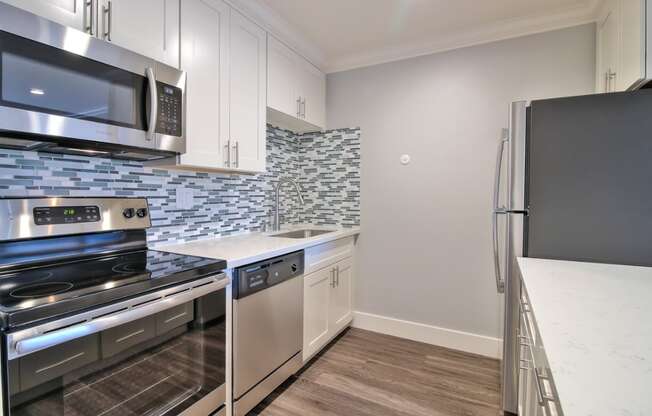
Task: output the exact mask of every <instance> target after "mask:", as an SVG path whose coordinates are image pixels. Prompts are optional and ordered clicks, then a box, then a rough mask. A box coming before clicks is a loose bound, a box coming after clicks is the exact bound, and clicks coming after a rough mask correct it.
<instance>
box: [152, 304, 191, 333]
mask: <svg viewBox="0 0 652 416" xmlns="http://www.w3.org/2000/svg"><path fill="white" fill-rule="evenodd" d="M193 318H194V308H193V302H187V303H184V304H182V305H178V306H175V307H174V308H170V309H166V310H164V311H163V312H159V313H158V314H157V315H156V335H161V334H164V333H166V332H168V331H170V330H172V329H174V328H178V327H180V326H181V325H183V324H185V323H188V322H190V321H192V320H193Z"/></svg>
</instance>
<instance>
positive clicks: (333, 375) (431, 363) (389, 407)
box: [248, 329, 500, 416]
mask: <svg viewBox="0 0 652 416" xmlns="http://www.w3.org/2000/svg"><path fill="white" fill-rule="evenodd" d="M499 405H500V367H499V361H497V360H493V359H489V358H485V357H481V356H477V355H473V354H467V353H463V352H459V351H454V350H450V349H446V348H442V347H435V346H432V345H427V344H422V343H419V342H414V341H409V340H405V339H401V338H396V337H391V336H387V335H382V334H377V333H374V332H369V331H364V330H360V329H350V330H348V331H347V332H345V333H344V334H343V335H342V336H341V337H340V338H338V339H337V340H336V341H334V342H333V343H332V344H331V345H330V347H329V348H328V349H326V350H325V351H323V352H322V353H321V354H320V355H319V356H317V357H316V358H315V359H314V360H313V361H312V362H311V363H310V364H309V366H307V367H306V368H304V370H303V371H302V372H301V373H299V374H298V375H296V376H294V377H292V378H291V379H290V380H288V381H287V382H285V383H284V384H283V385H282V386H281V387H279V388H278V389H277V390H276V391H274V392H273V393H272V394H271V395H270V396H268V397H267V398H266V399H265V400H264V401H263V402H262V403H261V404H260V405H258V406H257V407H256V408H255V409H254V410H253V411H252V412H251V413H249V415H248V416H312V415H320V416H321V415H323V416H358V415H359V416H385V415H387V416H389V415H391V416H496V415H499V414H500V412H499Z"/></svg>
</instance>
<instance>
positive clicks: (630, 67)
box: [616, 0, 645, 91]
mask: <svg viewBox="0 0 652 416" xmlns="http://www.w3.org/2000/svg"><path fill="white" fill-rule="evenodd" d="M620 15H621V22H622V26H621V27H622V30H621V40H620V48H621V49H620V74H619V75H618V77H617V84H616V85H617V89H618V90H619V91H625V90H627V89H629V88H631V87H632V86H635V85H636V84H638V82H639V81H641V80H642V79H644V78H645V0H623V1H622V3H621V6H620Z"/></svg>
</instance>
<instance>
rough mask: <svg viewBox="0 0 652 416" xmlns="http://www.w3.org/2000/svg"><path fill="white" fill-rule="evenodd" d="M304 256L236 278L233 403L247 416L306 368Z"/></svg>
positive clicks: (245, 270) (249, 269) (246, 270)
mask: <svg viewBox="0 0 652 416" xmlns="http://www.w3.org/2000/svg"><path fill="white" fill-rule="evenodd" d="M303 267H304V255H303V251H299V252H295V253H291V254H287V255H284V256H280V257H276V258H272V259H268V260H265V261H261V262H258V263H254V264H250V265H248V266H244V267H240V268H238V269H236V270H235V271H234V274H233V399H234V406H233V408H234V414H235V416H240V415H242V416H244V415H246V414H247V413H248V412H249V411H250V410H251V409H253V408H254V407H255V406H256V405H257V404H258V403H259V402H260V401H261V400H262V399H264V398H265V397H266V396H267V395H269V394H270V393H271V392H272V391H274V389H275V388H276V387H278V386H279V385H280V384H281V383H283V382H284V381H285V380H286V379H287V378H288V377H290V376H291V375H292V374H294V373H295V372H297V371H298V370H299V369H300V368H301V365H302V355H301V346H302V343H303V278H302V275H303Z"/></svg>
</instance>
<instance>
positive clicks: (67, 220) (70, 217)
mask: <svg viewBox="0 0 652 416" xmlns="http://www.w3.org/2000/svg"><path fill="white" fill-rule="evenodd" d="M100 220H101V217H100V207H98V206H96V205H89V206H76V207H36V208H34V222H35V223H36V225H53V224H76V223H80V222H97V221H100Z"/></svg>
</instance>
